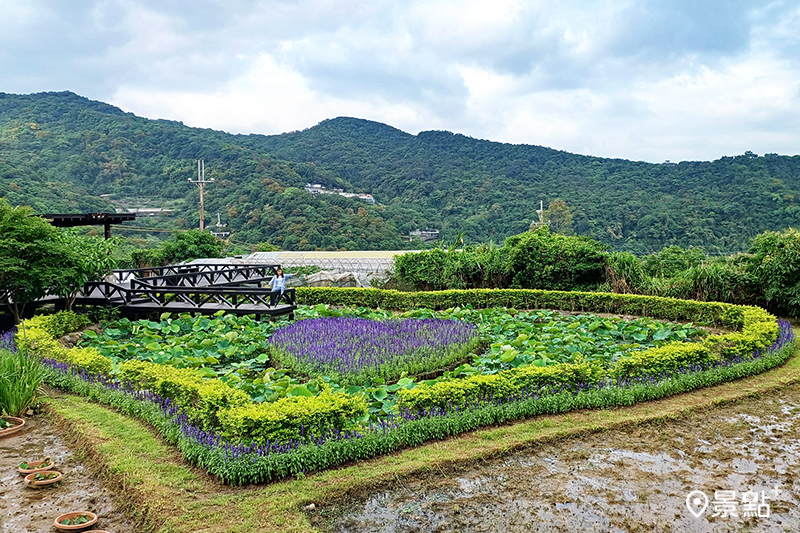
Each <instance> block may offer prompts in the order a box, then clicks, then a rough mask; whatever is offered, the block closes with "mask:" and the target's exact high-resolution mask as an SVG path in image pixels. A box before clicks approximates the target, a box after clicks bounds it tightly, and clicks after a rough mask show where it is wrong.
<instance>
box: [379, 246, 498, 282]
mask: <svg viewBox="0 0 800 533" xmlns="http://www.w3.org/2000/svg"><path fill="white" fill-rule="evenodd" d="M506 263H507V254H506V251H505V250H504V249H503V248H498V247H497V246H495V245H494V244H493V243H488V244H479V245H470V246H465V247H463V248H462V249H460V250H459V249H456V248H455V246H453V247H451V248H450V249H447V250H445V249H443V248H434V249H433V250H424V251H421V252H418V253H413V254H412V253H409V254H402V255H398V256H396V257H395V258H394V266H393V274H392V276H393V278H394V280H395V281H396V282H397V283H398V285H400V286H405V287H409V288H410V289H412V290H415V291H430V290H445V289H474V288H493V287H504V286H507V285H508V281H507V280H508V277H507V275H506Z"/></svg>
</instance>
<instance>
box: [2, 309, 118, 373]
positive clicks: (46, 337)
mask: <svg viewBox="0 0 800 533" xmlns="http://www.w3.org/2000/svg"><path fill="white" fill-rule="evenodd" d="M78 324H80V326H79V327H83V326H84V325H86V319H85V317H83V316H81V315H75V314H74V313H70V312H64V313H58V314H56V315H44V316H42V315H40V316H35V317H33V318H31V319H30V320H24V321H23V322H22V325H21V327H20V328H19V330H18V331H17V333H16V335H15V336H14V340H15V341H16V343H17V346H18V347H19V349H20V350H22V351H26V352H28V353H30V354H34V355H36V356H39V357H44V358H49V359H55V360H56V361H59V362H62V363H69V364H71V365H74V366H77V367H79V368H82V369H84V370H86V371H87V372H90V373H93V374H98V373H99V374H110V373H111V371H112V369H113V364H112V362H111V360H110V359H108V358H106V357H103V356H102V355H100V353H99V352H98V351H97V349H95V348H73V349H67V348H65V347H64V346H63V345H62V344H61V343H60V342H58V340H57V339H58V338H60V337H62V336H63V335H64V334H65V333H68V332H69V331H71V330H73V329H72V328H74V327H75V326H76V325H78ZM73 331H74V330H73Z"/></svg>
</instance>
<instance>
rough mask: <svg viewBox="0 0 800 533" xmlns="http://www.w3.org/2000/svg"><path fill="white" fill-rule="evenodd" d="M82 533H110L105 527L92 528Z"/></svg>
mask: <svg viewBox="0 0 800 533" xmlns="http://www.w3.org/2000/svg"><path fill="white" fill-rule="evenodd" d="M83 533H111V532H110V531H106V530H105V529H92V530H91V531H84V532H83Z"/></svg>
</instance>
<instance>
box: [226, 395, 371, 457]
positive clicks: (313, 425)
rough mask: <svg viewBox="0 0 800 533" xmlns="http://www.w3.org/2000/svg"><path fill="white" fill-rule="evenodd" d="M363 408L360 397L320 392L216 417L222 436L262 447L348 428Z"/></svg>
mask: <svg viewBox="0 0 800 533" xmlns="http://www.w3.org/2000/svg"><path fill="white" fill-rule="evenodd" d="M367 407H368V406H367V400H366V399H365V398H364V397H363V396H350V395H349V394H345V393H343V392H331V391H324V392H322V393H320V394H318V395H317V396H314V397H306V396H291V397H287V398H281V399H279V400H277V401H275V402H272V403H262V404H250V405H248V406H246V407H243V408H234V409H228V410H226V411H224V412H223V416H221V417H220V421H221V424H220V428H221V434H222V436H224V437H225V438H227V439H229V440H231V441H233V442H249V441H251V440H252V441H253V442H254V443H256V444H260V445H264V444H268V443H269V442H268V441H271V442H273V443H274V442H285V441H288V440H289V439H311V438H313V436H316V437H320V436H323V435H327V434H329V433H330V432H331V431H335V430H346V429H351V426H353V421H354V420H357V419H359V418H362V417H363V416H364V415H366V414H367ZM298 428H301V430H300V432H298Z"/></svg>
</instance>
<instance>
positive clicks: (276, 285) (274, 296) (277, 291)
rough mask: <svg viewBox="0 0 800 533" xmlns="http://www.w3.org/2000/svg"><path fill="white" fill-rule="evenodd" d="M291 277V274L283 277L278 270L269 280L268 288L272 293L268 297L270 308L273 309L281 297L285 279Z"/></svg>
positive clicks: (281, 271) (284, 288)
mask: <svg viewBox="0 0 800 533" xmlns="http://www.w3.org/2000/svg"><path fill="white" fill-rule="evenodd" d="M291 276H292V274H285V275H284V273H283V270H281V269H280V268H278V270H277V272H276V274H275V275H274V276H272V279H271V280H269V286H270V287H271V288H272V292H271V293H270V295H269V305H270V307H275V304H276V303H277V302H278V301H279V300H280V298H281V296H283V291H285V290H286V278H289V277H291Z"/></svg>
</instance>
